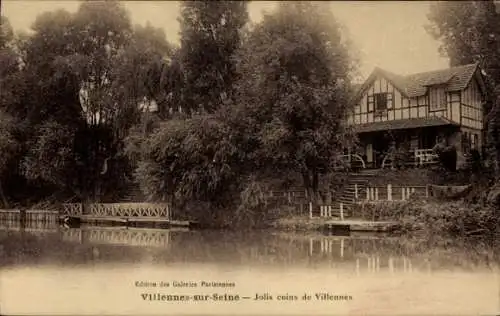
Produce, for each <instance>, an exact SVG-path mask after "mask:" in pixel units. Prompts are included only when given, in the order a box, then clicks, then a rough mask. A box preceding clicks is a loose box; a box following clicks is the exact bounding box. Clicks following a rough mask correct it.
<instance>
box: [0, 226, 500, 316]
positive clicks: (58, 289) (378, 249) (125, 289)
mask: <svg viewBox="0 0 500 316" xmlns="http://www.w3.org/2000/svg"><path fill="white" fill-rule="evenodd" d="M0 252H1V254H2V255H1V256H0V269H1V271H2V273H1V274H0V281H1V282H0V297H2V299H3V302H2V303H4V302H6V303H4V304H3V308H4V309H5V310H6V311H9V312H8V313H14V314H26V313H36V314H40V313H49V314H53V313H63V314H74V313H77V314H99V313H103V312H107V313H113V314H137V313H141V314H145V313H146V314H163V315H164V314H165V313H166V312H165V311H166V310H165V307H162V306H165V305H161V304H160V305H158V304H152V303H151V302H150V303H146V302H144V301H143V300H142V299H141V294H143V293H144V291H146V290H147V289H142V288H137V287H135V286H134V285H133V284H134V282H135V281H137V280H141V281H160V280H162V281H172V280H183V281H198V280H207V281H230V282H234V283H236V284H237V287H236V288H235V289H209V290H207V289H195V290H193V289H190V288H187V289H167V290H164V291H166V292H165V293H167V294H168V293H171V291H177V292H179V291H180V292H183V293H189V291H197V292H196V293H202V294H207V292H203V291H219V292H220V293H229V292H230V293H233V294H234V293H240V294H241V293H243V294H245V295H249V296H251V295H255V293H261V294H264V293H269V294H270V295H275V294H283V295H291V296H293V295H297V296H302V295H304V292H306V291H309V292H311V293H313V295H314V293H315V291H317V292H332V293H334V294H340V295H344V294H348V295H352V296H353V297H354V299H353V301H352V302H343V303H340V302H336V303H335V304H334V305H332V302H322V301H321V302H314V304H305V303H303V302H296V303H288V305H286V304H285V305H283V303H280V302H277V301H272V302H266V303H265V304H264V305H255V302H250V301H248V302H242V303H237V304H232V305H228V304H226V305H224V304H211V305H203V306H205V307H200V305H196V304H194V305H193V304H187V305H186V304H184V305H182V304H176V305H169V306H168V312H169V313H170V312H171V313H174V314H175V313H183V314H186V313H187V314H189V313H198V314H199V313H200V312H203V313H207V312H209V309H208V308H207V307H208V306H210V313H212V312H213V314H218V315H220V314H233V315H235V314H241V313H244V312H245V311H249V310H252V311H255V312H256V313H259V314H266V315H269V314H273V313H274V314H283V313H285V312H286V313H293V314H315V313H323V314H325V311H327V312H328V313H330V312H331V314H354V315H359V314H386V315H387V314H398V315H401V314H429V313H433V314H436V313H441V314H443V313H444V314H456V313H471V314H478V313H479V314H491V313H493V312H496V311H497V310H496V309H497V308H498V306H499V301H498V293H499V292H498V291H499V290H500V289H499V286H498V272H497V271H498V269H497V265H496V262H495V261H494V260H493V254H494V253H493V250H492V248H491V247H490V246H489V245H488V243H487V242H478V241H476V242H474V243H468V242H464V241H462V242H459V241H456V240H436V241H429V240H425V239H407V238H399V237H389V236H380V235H378V236H370V235H358V236H347V237H344V236H328V235H324V234H320V233H307V234H306V233H304V234H299V233H284V232H270V231H251V232H221V231H186V230H183V231H179V230H155V229H134V228H121V227H90V226H89V227H80V228H74V229H70V228H62V227H59V226H57V225H55V224H50V223H44V224H40V223H27V225H26V226H24V227H20V226H19V224H17V225H16V223H5V222H3V223H2V222H0ZM56 275H57V278H56V277H54V276H56ZM26 282H29V283H30V288H29V289H26V288H25V287H23V284H26ZM16 291H23V293H24V294H23V297H26V298H24V299H27V298H29V297H31V296H33V302H34V301H37V302H40V303H36V304H35V303H30V304H29V305H28V304H25V303H23V300H21V299H20V298H18V297H17V296H15V295H14V294H12V293H15V292H16ZM168 291H170V292H168ZM228 291H229V292H228ZM148 293H150V292H148ZM151 293H153V292H151ZM211 293H212V292H210V293H208V294H211ZM153 294H154V293H153ZM40 295H42V296H43V300H38V299H37V300H35V299H34V297H40ZM81 297H85V300H84V301H82V300H81V299H80V298H81ZM30 302H31V301H30ZM207 304H208V303H207ZM238 304H239V305H238ZM200 308H201V309H200Z"/></svg>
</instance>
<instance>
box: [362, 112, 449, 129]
mask: <svg viewBox="0 0 500 316" xmlns="http://www.w3.org/2000/svg"><path fill="white" fill-rule="evenodd" d="M444 125H457V124H456V123H454V122H452V121H449V120H447V119H445V118H443V117H438V116H433V117H421V118H410V119H402V120H390V121H383V122H373V123H365V124H360V125H355V126H354V130H355V131H356V132H357V133H366V132H377V131H386V130H396V129H411V128H417V127H430V126H444ZM457 126H458V125H457Z"/></svg>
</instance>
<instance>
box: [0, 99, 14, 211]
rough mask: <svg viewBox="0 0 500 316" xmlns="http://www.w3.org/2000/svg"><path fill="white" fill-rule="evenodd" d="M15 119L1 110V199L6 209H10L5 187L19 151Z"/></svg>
mask: <svg viewBox="0 0 500 316" xmlns="http://www.w3.org/2000/svg"><path fill="white" fill-rule="evenodd" d="M14 128H15V121H14V119H13V118H12V117H11V116H10V115H8V114H7V113H5V112H4V111H2V110H1V109H0V153H2V154H1V155H0V199H1V202H2V203H3V206H4V207H9V203H8V201H7V197H6V195H5V192H4V189H3V187H4V186H3V185H4V183H5V182H4V179H5V175H6V173H7V172H8V169H9V166H10V165H11V162H12V159H13V157H15V156H16V152H17V150H18V146H19V145H18V142H17V140H16V139H15V136H14V133H13V132H14Z"/></svg>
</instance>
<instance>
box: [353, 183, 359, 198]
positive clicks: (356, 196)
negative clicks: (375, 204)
mask: <svg viewBox="0 0 500 316" xmlns="http://www.w3.org/2000/svg"><path fill="white" fill-rule="evenodd" d="M354 197H355V198H356V200H357V199H358V184H357V183H354Z"/></svg>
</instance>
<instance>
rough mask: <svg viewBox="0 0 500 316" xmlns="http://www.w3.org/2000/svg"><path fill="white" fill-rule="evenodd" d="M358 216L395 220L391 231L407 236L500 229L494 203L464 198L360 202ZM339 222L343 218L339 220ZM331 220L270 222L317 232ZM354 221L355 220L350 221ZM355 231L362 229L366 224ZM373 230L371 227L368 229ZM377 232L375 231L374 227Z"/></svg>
mask: <svg viewBox="0 0 500 316" xmlns="http://www.w3.org/2000/svg"><path fill="white" fill-rule="evenodd" d="M355 207H357V208H359V210H357V212H355V213H356V214H362V216H358V217H356V218H350V219H349V223H350V222H353V221H358V222H359V223H360V224H362V225H363V226H365V227H367V226H370V225H369V223H387V222H389V223H394V225H392V227H393V228H395V229H391V231H392V232H394V233H398V234H404V235H424V236H425V235H427V236H432V235H441V236H451V237H460V236H462V237H467V236H483V237H495V236H498V234H499V232H500V210H498V209H496V208H495V207H494V206H489V205H479V204H468V203H465V202H464V201H438V200H409V201H401V202H394V201H393V202H379V203H370V204H360V205H357V206H355ZM339 222H340V220H339ZM327 223H328V221H327V220H326V219H325V218H319V217H317V218H312V219H311V218H308V217H306V216H288V217H282V218H278V219H276V220H273V221H271V223H270V227H272V228H275V229H279V230H283V231H297V232H300V231H317V230H322V229H323V228H324V226H325V225H326V224H327ZM351 224H352V223H351ZM353 227H354V229H353V230H354V231H356V230H359V231H363V227H356V226H353ZM367 230H370V229H367ZM374 231H376V230H374Z"/></svg>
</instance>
